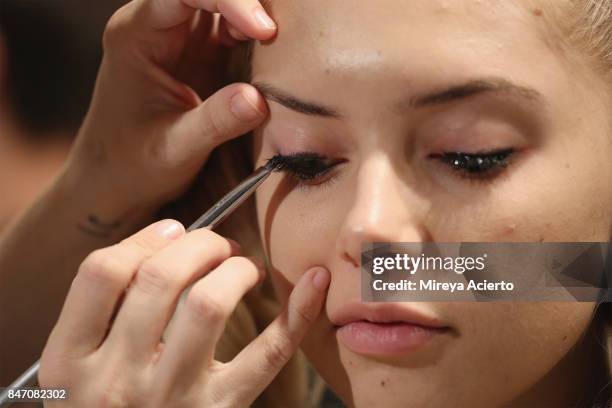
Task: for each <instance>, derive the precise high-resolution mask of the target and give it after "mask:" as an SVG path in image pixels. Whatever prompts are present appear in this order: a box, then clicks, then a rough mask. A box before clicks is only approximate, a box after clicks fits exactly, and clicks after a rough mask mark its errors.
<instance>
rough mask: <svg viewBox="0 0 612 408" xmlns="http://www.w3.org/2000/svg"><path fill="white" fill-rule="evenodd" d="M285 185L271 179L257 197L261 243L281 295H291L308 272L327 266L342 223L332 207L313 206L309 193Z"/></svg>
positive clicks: (275, 177) (320, 204)
mask: <svg viewBox="0 0 612 408" xmlns="http://www.w3.org/2000/svg"><path fill="white" fill-rule="evenodd" d="M285 181H286V180H285ZM285 181H283V176H281V175H274V178H273V179H272V176H271V177H270V180H269V181H267V182H266V183H264V184H263V185H262V186H261V187H260V188H259V189H258V190H257V193H256V202H257V218H258V223H259V228H260V235H261V240H262V243H263V246H264V250H265V253H266V256H267V258H268V261H269V264H270V266H271V269H272V271H271V272H272V279H273V282H274V284H275V287H276V288H277V290H278V292H279V295H283V294H284V293H288V291H290V290H291V288H292V287H293V286H294V285H295V283H297V281H298V280H299V278H300V277H301V276H302V275H303V274H304V273H305V272H306V271H307V270H308V269H310V268H312V267H313V266H317V265H322V266H327V263H328V261H329V259H330V255H332V253H333V250H334V248H335V244H336V239H337V236H338V230H339V222H340V221H341V219H342V218H341V216H340V214H338V213H337V211H335V210H334V208H333V206H331V207H332V208H330V204H329V203H322V202H318V203H313V202H312V201H311V200H310V198H309V197H311V196H312V195H310V193H308V192H306V191H300V190H294V186H290V185H288V183H286V182H285ZM335 204H336V205H339V204H340V203H339V202H338V200H335Z"/></svg>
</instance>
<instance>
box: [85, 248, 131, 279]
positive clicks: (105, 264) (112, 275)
mask: <svg viewBox="0 0 612 408" xmlns="http://www.w3.org/2000/svg"><path fill="white" fill-rule="evenodd" d="M126 269H127V267H126V265H125V263H124V262H122V261H121V260H120V259H119V258H118V257H117V255H116V254H115V253H114V251H113V249H112V247H109V248H104V249H98V250H96V251H94V252H92V253H91V254H89V255H88V256H87V258H85V260H84V261H83V263H82V264H81V266H80V268H79V273H78V275H79V276H80V277H82V278H85V279H87V280H89V281H92V282H94V283H96V284H101V285H104V286H110V287H117V286H122V285H124V284H127V282H126V281H128V280H129V279H130V274H129V271H127V270H126Z"/></svg>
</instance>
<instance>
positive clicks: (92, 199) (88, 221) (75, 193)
mask: <svg viewBox="0 0 612 408" xmlns="http://www.w3.org/2000/svg"><path fill="white" fill-rule="evenodd" d="M96 173H98V174H96ZM121 190H122V188H121V186H120V185H119V184H118V183H117V184H114V183H113V182H112V181H111V180H109V179H107V178H106V177H105V176H104V175H101V174H99V172H96V171H91V170H84V169H81V170H79V169H76V168H74V167H73V166H71V165H70V164H67V165H66V166H65V167H64V169H63V170H62V171H61V173H60V175H59V176H58V178H57V179H56V180H55V182H54V184H53V186H52V188H51V199H52V200H53V201H55V202H57V203H59V204H60V205H61V206H68V209H63V211H64V212H66V211H68V213H69V214H70V218H71V219H72V221H73V222H74V223H75V225H76V227H77V228H79V229H80V230H82V232H84V233H86V234H88V235H92V236H98V237H100V238H113V239H119V238H121V237H124V236H126V235H128V234H130V233H132V232H133V231H135V230H138V229H140V228H142V227H143V226H144V225H147V224H149V223H150V222H151V220H152V219H153V218H154V216H155V213H156V212H157V210H158V209H159V207H160V206H161V205H160V204H158V203H152V202H150V201H149V202H147V201H146V200H142V201H139V200H138V197H137V196H135V195H136V193H131V194H130V193H128V192H127V191H121Z"/></svg>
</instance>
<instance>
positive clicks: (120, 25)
mask: <svg viewBox="0 0 612 408" xmlns="http://www.w3.org/2000/svg"><path fill="white" fill-rule="evenodd" d="M129 21H130V7H129V5H125V6H123V7H121V8H120V9H118V10H117V11H115V12H114V13H113V15H112V16H111V17H110V19H109V20H108V22H107V23H106V27H105V28H104V32H103V34H102V46H103V48H104V50H105V51H108V50H109V49H112V48H113V47H114V46H115V45H118V44H121V43H122V42H123V41H125V36H124V32H125V29H126V27H127V26H128V24H129Z"/></svg>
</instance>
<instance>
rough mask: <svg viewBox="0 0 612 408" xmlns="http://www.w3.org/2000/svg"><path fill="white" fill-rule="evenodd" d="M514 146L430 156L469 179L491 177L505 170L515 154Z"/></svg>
mask: <svg viewBox="0 0 612 408" xmlns="http://www.w3.org/2000/svg"><path fill="white" fill-rule="evenodd" d="M515 153H516V152H515V150H514V148H507V149H501V150H495V151H490V152H481V153H462V152H446V153H441V154H440V153H437V154H431V155H430V156H429V157H431V158H433V159H437V160H439V161H441V162H442V163H444V164H446V165H448V166H449V167H450V168H451V170H453V171H454V172H456V173H457V174H458V175H459V176H461V177H464V178H468V179H491V178H493V177H495V176H496V175H497V174H499V172H500V171H503V170H504V169H505V168H506V167H507V166H508V164H509V162H510V159H511V158H512V156H513V155H514V154H515Z"/></svg>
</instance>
